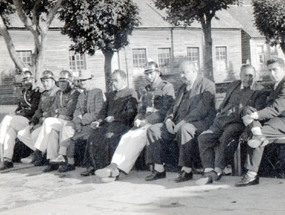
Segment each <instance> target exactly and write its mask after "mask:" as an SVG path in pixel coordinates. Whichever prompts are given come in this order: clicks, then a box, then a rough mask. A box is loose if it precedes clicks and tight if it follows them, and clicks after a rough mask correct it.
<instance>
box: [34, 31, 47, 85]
mask: <svg viewBox="0 0 285 215" xmlns="http://www.w3.org/2000/svg"><path fill="white" fill-rule="evenodd" d="M46 36H47V32H42V34H41V43H40V45H39V47H36V48H35V52H34V54H33V55H34V58H35V59H34V63H35V65H34V68H35V79H36V80H37V81H39V80H40V76H41V73H42V72H43V63H44V51H45V47H46V40H47V37H46Z"/></svg>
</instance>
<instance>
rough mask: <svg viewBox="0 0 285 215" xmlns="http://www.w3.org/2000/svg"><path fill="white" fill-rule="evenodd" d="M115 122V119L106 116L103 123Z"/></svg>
mask: <svg viewBox="0 0 285 215" xmlns="http://www.w3.org/2000/svg"><path fill="white" fill-rule="evenodd" d="M114 120H115V118H114V117H113V116H107V117H106V118H105V121H106V122H113V121H114Z"/></svg>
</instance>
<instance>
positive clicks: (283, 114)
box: [257, 78, 285, 130]
mask: <svg viewBox="0 0 285 215" xmlns="http://www.w3.org/2000/svg"><path fill="white" fill-rule="evenodd" d="M257 114H258V120H268V119H272V118H274V117H279V118H281V119H282V121H283V122H284V124H285V78H283V80H281V81H280V83H279V84H278V85H277V87H276V89H275V90H272V91H271V93H270V95H269V97H268V99H267V105H266V107H265V108H263V109H262V110H260V111H257ZM284 124H282V125H281V124H280V126H284ZM283 129H284V128H283ZM284 130H285V129H284Z"/></svg>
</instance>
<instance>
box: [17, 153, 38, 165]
mask: <svg viewBox="0 0 285 215" xmlns="http://www.w3.org/2000/svg"><path fill="white" fill-rule="evenodd" d="M35 159H36V158H35V154H34V153H32V154H30V155H29V156H28V157H26V158H22V159H21V163H25V164H30V163H34V162H35Z"/></svg>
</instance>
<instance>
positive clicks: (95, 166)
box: [0, 58, 285, 186]
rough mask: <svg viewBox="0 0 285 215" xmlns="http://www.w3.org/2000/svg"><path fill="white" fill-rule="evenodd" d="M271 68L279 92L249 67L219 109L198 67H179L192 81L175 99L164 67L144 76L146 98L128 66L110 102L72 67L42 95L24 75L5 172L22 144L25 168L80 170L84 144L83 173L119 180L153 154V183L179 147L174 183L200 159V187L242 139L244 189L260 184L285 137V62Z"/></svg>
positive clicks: (5, 145) (4, 142)
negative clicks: (271, 150)
mask: <svg viewBox="0 0 285 215" xmlns="http://www.w3.org/2000/svg"><path fill="white" fill-rule="evenodd" d="M267 68H268V72H269V73H270V76H271V78H272V81H273V82H274V86H273V87H272V90H270V91H268V90H265V89H263V87H262V86H261V85H260V84H258V83H257V82H256V70H255V68H254V67H253V66H251V65H248V64H247V65H243V66H242V67H241V70H240V80H238V81H234V82H233V83H231V84H230V86H229V88H228V89H227V92H226V95H225V98H224V100H223V101H222V103H221V105H220V107H219V108H218V110H216V108H215V97H216V96H215V94H216V89H215V84H214V83H213V82H212V81H210V80H209V79H207V78H205V77H203V76H202V75H200V74H199V72H198V70H197V67H196V65H195V64H194V63H192V62H190V61H184V62H182V63H181V64H180V66H179V72H180V78H181V80H182V82H183V84H182V85H181V86H180V88H179V89H178V91H177V93H176V95H175V91H174V87H173V85H172V84H171V83H169V82H167V81H165V80H162V78H161V73H160V70H159V67H158V65H157V63H155V62H154V61H150V62H148V63H147V64H146V66H145V68H144V74H145V79H146V81H147V82H148V83H149V84H148V85H146V86H145V87H143V88H141V89H140V92H139V95H140V97H139V99H138V97H137V93H136V91H135V90H133V89H129V88H128V86H127V76H126V74H125V72H124V71H122V70H115V71H114V72H113V73H112V76H111V84H112V87H113V91H112V92H109V93H106V99H105V101H104V98H103V93H102V91H101V90H100V89H98V88H94V87H92V85H91V81H90V80H91V79H92V77H91V76H86V74H87V73H86V72H84V71H82V72H81V73H80V76H79V77H76V78H74V79H73V77H72V74H71V73H70V72H69V71H66V70H64V71H62V72H61V73H60V75H59V79H58V80H57V81H56V80H55V77H54V74H53V73H52V72H51V71H49V70H46V71H44V72H43V73H42V76H41V83H42V86H43V88H44V91H43V92H42V93H40V92H39V90H38V88H35V83H34V79H33V77H32V73H31V72H30V71H25V72H23V79H22V85H23V90H22V95H21V98H20V101H19V105H18V107H17V109H16V110H15V114H13V115H7V116H5V117H4V119H3V120H2V122H1V125H0V145H1V149H2V152H1V159H3V162H2V163H1V167H0V170H5V169H8V168H12V167H13V162H12V158H13V152H14V147H15V143H16V140H19V141H20V142H21V143H22V144H25V145H26V146H27V147H29V148H30V149H31V150H32V151H33V153H32V154H31V155H30V156H29V157H26V158H23V159H22V160H21V161H22V162H23V163H33V164H34V165H35V166H42V165H45V164H46V163H47V164H48V165H47V167H46V168H45V169H44V170H43V171H44V172H50V171H54V170H58V171H59V172H67V171H71V170H74V169H75V161H74V155H75V153H76V149H77V147H76V146H77V145H78V143H79V142H82V140H85V141H86V146H85V153H84V162H85V166H86V170H85V171H84V172H82V173H81V175H82V176H91V175H94V174H95V175H97V176H98V177H100V178H101V180H102V181H104V180H105V181H114V180H116V179H118V177H119V174H120V173H121V172H123V173H125V174H128V173H129V172H130V171H131V169H132V168H133V166H134V164H135V162H136V160H137V159H138V157H139V156H140V154H141V153H142V152H144V149H145V160H146V163H147V164H148V165H150V166H152V168H151V169H152V171H151V174H150V175H148V176H147V177H146V178H145V180H146V181H152V180H157V179H161V178H165V177H166V170H165V163H166V162H167V160H168V156H169V155H170V154H171V149H172V147H173V145H176V146H177V147H178V155H177V156H178V166H180V167H181V170H180V173H179V174H178V177H177V178H176V179H175V181H176V182H184V181H188V180H192V179H193V167H194V161H195V159H196V157H197V156H198V157H200V159H201V161H202V165H203V170H204V171H203V175H202V176H201V178H199V179H198V180H197V181H196V184H199V185H200V184H210V183H213V182H214V181H218V180H219V179H220V178H221V177H222V174H223V169H224V168H225V165H226V164H227V163H226V160H227V159H226V157H233V156H234V155H233V153H234V150H233V151H232V152H231V153H230V154H226V153H225V151H226V147H227V144H228V143H229V141H230V140H232V139H233V138H236V139H238V138H239V137H240V136H241V135H242V136H243V138H244V139H245V140H246V141H245V142H246V143H247V160H246V169H247V172H246V173H245V175H244V176H243V178H242V179H241V181H239V182H237V183H236V186H247V185H254V184H258V183H259V177H258V169H259V166H260V163H261V159H262V154H263V150H264V147H265V146H266V145H267V144H269V143H271V142H272V141H271V140H272V139H274V138H279V137H282V136H284V134H285V126H284V124H285V83H284V82H285V63H284V61H283V60H282V59H281V58H274V59H270V60H268V61H267Z"/></svg>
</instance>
